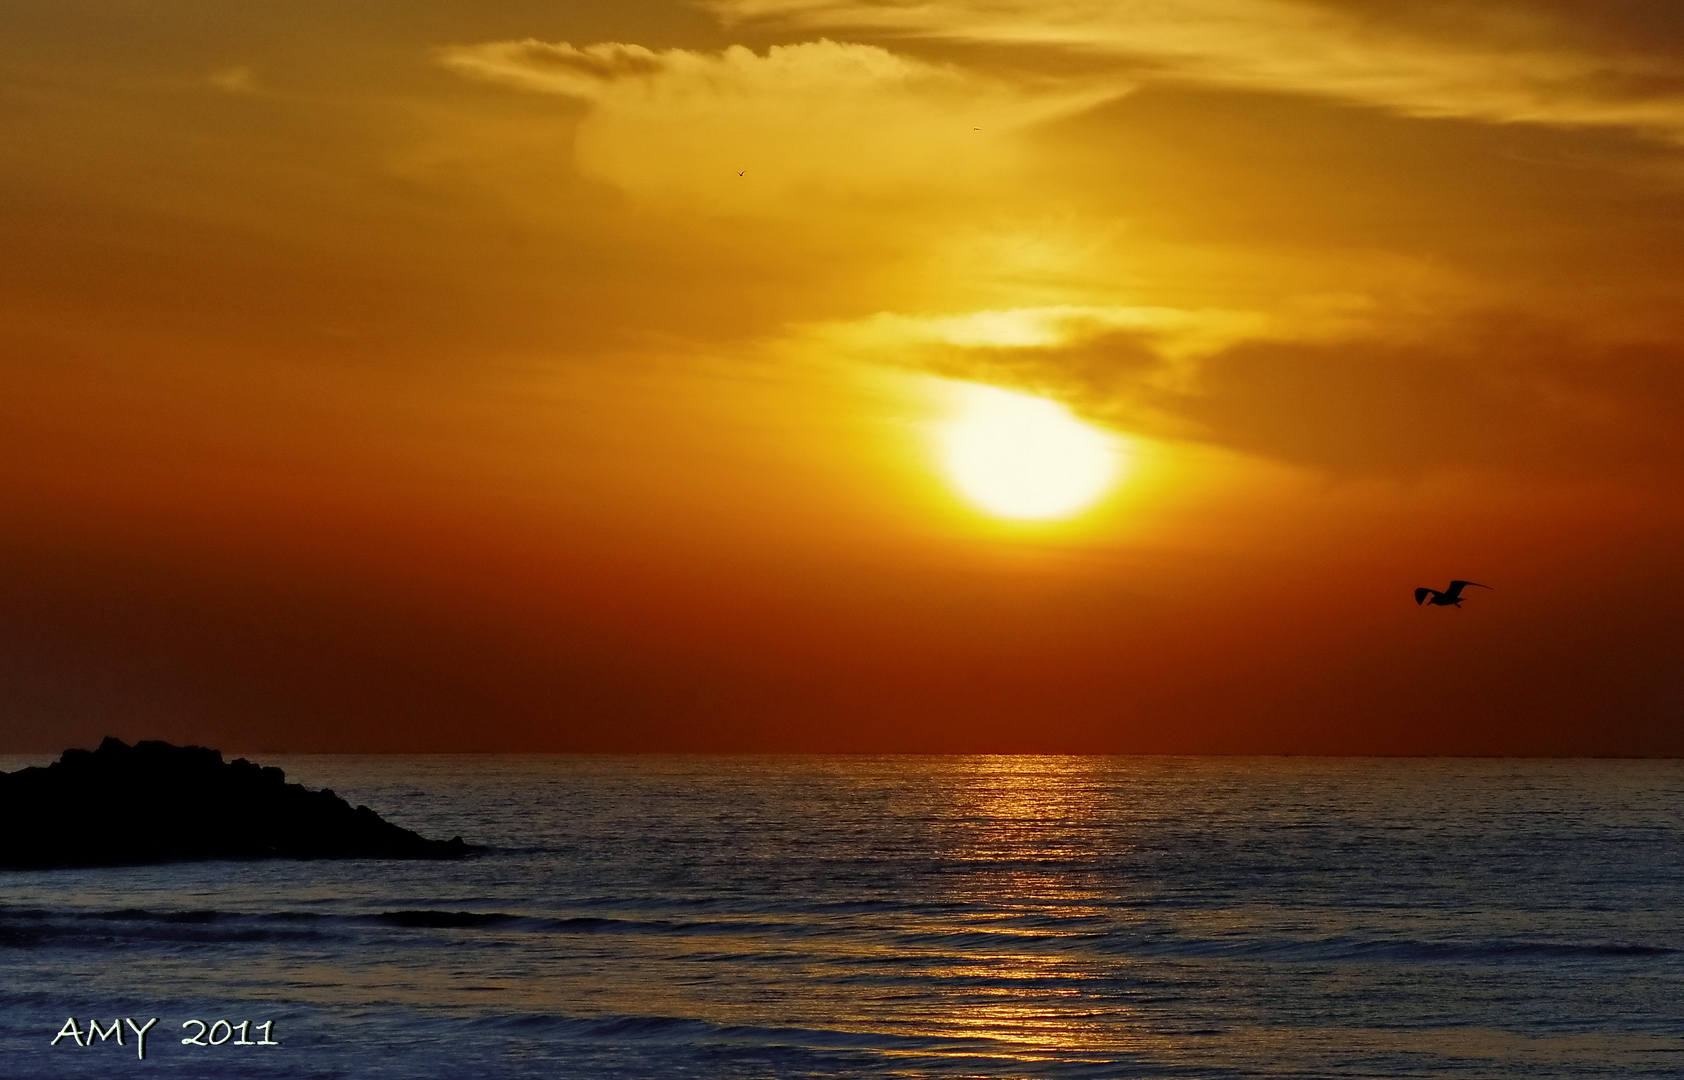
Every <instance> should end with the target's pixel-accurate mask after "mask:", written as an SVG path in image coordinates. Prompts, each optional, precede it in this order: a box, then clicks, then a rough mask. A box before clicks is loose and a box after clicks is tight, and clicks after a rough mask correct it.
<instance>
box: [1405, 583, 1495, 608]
mask: <svg viewBox="0 0 1684 1080" xmlns="http://www.w3.org/2000/svg"><path fill="white" fill-rule="evenodd" d="M1469 585H1477V586H1478V587H1479V588H1481V589H1489V588H1491V586H1489V585H1480V584H1479V582H1477V581H1452V582H1451V583H1450V587H1449V588H1448V589H1444V590H1442V591H1441V590H1439V589H1429V588H1427V587H1426V586H1425V585H1423V586H1421V587H1420V588H1419V589H1416V590H1415V602H1416V603H1417V604H1431V605H1433V606H1434V607H1461V606H1462V590H1463V589H1465V588H1467V587H1468V586H1469Z"/></svg>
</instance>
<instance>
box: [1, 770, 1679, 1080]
mask: <svg viewBox="0 0 1684 1080" xmlns="http://www.w3.org/2000/svg"><path fill="white" fill-rule="evenodd" d="M45 760H47V759H46V758H43V757H30V758H10V759H3V760H0V768H3V769H6V770H10V769H15V768H21V767H23V766H24V765H29V764H42V763H44V762H45ZM261 760H262V763H263V764H276V765H280V766H281V767H282V768H284V769H285V770H286V772H287V776H288V779H289V780H292V781H298V782H302V783H304V784H306V785H308V786H311V787H330V788H332V789H333V790H335V791H336V792H338V793H339V794H341V795H343V796H345V797H346V798H347V799H349V800H350V801H351V802H352V803H353V804H356V803H366V804H368V805H369V806H372V807H373V808H374V809H376V810H377V811H379V812H380V813H381V814H382V815H383V816H385V817H386V818H387V819H388V820H391V821H394V822H396V823H397V824H400V825H403V826H405V827H407V828H411V829H414V830H416V831H419V832H421V833H423V834H424V835H427V836H431V837H439V838H448V837H451V836H454V835H457V834H461V835H462V836H463V837H464V838H465V839H467V840H468V841H470V842H472V843H478V844H483V845H486V846H487V847H488V848H489V850H488V851H487V852H486V853H485V854H483V855H480V856H477V857H474V858H470V859H467V860H463V861H460V862H402V861H398V862H390V861H374V860H350V861H265V862H207V863H190V864H179V865H170V866H155V867H131V868H119V869H100V870H53V871H5V872H0V965H3V966H0V1077H4V1078H6V1080H26V1078H36V1077H40V1078H47V1077H51V1078H54V1080H61V1078H71V1077H126V1076H143V1075H147V1074H152V1075H157V1076H168V1077H172V1078H173V1077H207V1078H208V1077H216V1078H225V1077H308V1078H324V1080H325V1078H335V1077H347V1078H364V1077H369V1078H375V1077H390V1078H404V1080H408V1078H431V1077H439V1078H462V1077H475V1078H477V1077H498V1078H503V1077H543V1078H580V1080H586V1078H588V1080H622V1078H638V1080H666V1078H678V1077H701V1078H729V1080H750V1078H768V1080H770V1078H783V1077H814V1078H820V1077H823V1078H829V1077H839V1078H841V1077H845V1078H874V1077H943V1078H956V1077H981V1078H989V1080H998V1078H1008V1077H1049V1078H1053V1077H1056V1078H1066V1077H1067V1078H1099V1077H1221V1078H1229V1077H1304V1078H1312V1077H1313V1078H1321V1077H1327V1078H1334V1077H1338V1078H1353V1077H1387V1078H1391V1077H1435V1078H1436V1077H1445V1078H1452V1077H1455V1078H1470V1080H1472V1078H1477V1080H1500V1078H1509V1077H1513V1078H1517V1080H1518V1078H1521V1077H1525V1078H1527V1080H1549V1078H1560V1080H1584V1078H1589V1077H1618V1078H1621V1080H1630V1078H1636V1077H1681V1076H1684V762H1679V761H1558V760H1484V759H1478V760H1475V759H1449V760H1445V759H1339V758H1127V757H1110V758H1107V757H1026V756H1000V757H987V756H985V757H921V756H920V757H828V756H826V757H800V756H743V757H724V756H691V755H685V756H495V755H493V756H487V755H469V756H390V757H343V756H291V757H280V758H262V759H261ZM39 827H46V828H50V827H51V823H50V822H45V823H39ZM110 827H111V828H112V829H113V830H121V829H122V828H123V827H124V823H123V822H121V821H113V822H111V824H110ZM76 841H77V838H76V837H74V836H67V837H65V843H67V844H74V843H75V842H76ZM122 1018H128V1019H130V1020H132V1021H133V1022H134V1023H133V1024H132V1025H129V1026H122V1025H119V1030H120V1031H121V1032H122V1034H123V1036H124V1041H123V1043H122V1045H119V1044H118V1043H117V1041H116V1039H115V1038H114V1037H112V1034H111V1031H110V1025H111V1023H112V1022H113V1021H116V1020H119V1019H122ZM153 1018H156V1023H154V1024H152V1025H151V1026H150V1027H149V1028H146V1041H145V1044H144V1049H145V1058H144V1060H142V1059H141V1058H140V1056H139V1051H140V1046H139V1045H138V1041H139V1040H138V1037H137V1035H136V1034H135V1031H134V1030H133V1029H135V1028H141V1027H145V1026H146V1024H147V1022H148V1021H149V1020H151V1019H153ZM90 1021H93V1022H95V1025H96V1026H97V1028H98V1029H99V1030H98V1032H97V1033H90V1032H89V1030H88V1025H89V1022H90ZM195 1024H196V1025H197V1026H195ZM241 1025H244V1026H243V1027H242V1026H241ZM264 1025H267V1026H264ZM67 1029H73V1030H74V1031H75V1032H77V1034H76V1035H75V1036H72V1035H71V1034H70V1033H69V1030H67ZM55 1039H56V1040H57V1041H56V1044H55V1042H54V1040H55ZM184 1040H186V1041H184Z"/></svg>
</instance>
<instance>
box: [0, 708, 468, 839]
mask: <svg viewBox="0 0 1684 1080" xmlns="http://www.w3.org/2000/svg"><path fill="white" fill-rule="evenodd" d="M475 850H477V849H475V848H473V847H472V846H471V845H468V844H465V843H463V842H462V838H461V837H460V836H458V837H455V838H454V839H451V840H428V839H426V838H425V837H422V836H419V835H417V834H415V833H412V832H410V831H409V830H408V829H402V828H399V827H398V826H396V825H393V824H392V823H391V822H389V821H386V820H384V819H383V818H381V817H380V815H379V814H376V813H375V812H374V811H373V810H370V809H369V808H368V807H366V806H358V807H356V808H355V809H353V808H352V807H351V805H350V804H349V803H347V802H346V801H345V800H344V799H341V798H340V797H339V796H337V795H335V794H334V793H333V792H332V791H327V790H323V791H311V790H309V789H308V788H306V787H304V786H303V785H302V784H289V783H287V782H286V775H285V774H284V773H282V772H281V770H280V769H276V768H266V767H264V766H261V765H254V764H253V763H251V762H249V761H247V760H246V759H244V758H236V759H235V760H233V761H227V762H225V761H223V760H222V754H221V753H220V752H218V751H216V750H209V749H206V748H205V747H202V746H172V745H171V744H169V743H166V742H140V743H136V744H135V745H134V746H129V745H128V744H127V743H124V742H122V741H121V740H119V739H112V738H107V739H106V740H105V741H104V742H102V743H100V745H99V749H97V750H91V751H90V750H66V751H65V752H64V754H63V756H61V757H60V758H59V760H58V761H56V762H54V763H53V764H51V765H48V766H46V767H45V768H31V769H20V770H18V771H17V772H13V773H0V867H6V868H13V869H17V868H24V867H49V866H123V865H137V864H145V863H160V862H175V861H179V860H188V859H264V858H291V859H369V858H373V859H455V858H460V857H462V856H464V855H467V854H470V853H471V852H473V851H475Z"/></svg>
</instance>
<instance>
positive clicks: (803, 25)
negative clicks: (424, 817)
mask: <svg viewBox="0 0 1684 1080" xmlns="http://www.w3.org/2000/svg"><path fill="white" fill-rule="evenodd" d="M0 12H3V16H0V17H3V25H4V26H5V27H6V29H5V30H4V31H3V32H0V95H3V97H0V140H3V142H4V145H5V146H6V147H7V148H8V149H7V152H6V154H5V155H4V156H3V157H0V244H3V245H4V249H5V251H6V253H7V256H6V258H5V259H4V260H0V461H3V463H4V467H3V468H0V702H3V709H4V712H3V713H0V715H3V717H4V723H3V724H0V751H4V752H38V751H56V750H58V749H62V748H63V747H65V746H71V745H92V744H93V743H95V742H97V741H98V739H99V738H100V737H101V736H103V735H107V734H111V735H117V736H120V737H123V738H126V739H130V740H133V739H136V738H163V739H169V740H171V741H174V742H199V743H205V744H208V745H212V746H217V747H221V748H223V749H226V750H229V751H231V752H243V753H259V754H260V753H282V752H287V753H310V752H321V751H364V752H384V751H404V752H434V751H529V750H530V751H552V752H553V751H597V750H614V751H626V750H631V751H644V750H661V751H732V752H737V751H813V752H856V751H861V752H900V751H913V752H951V753H973V752H991V753H992V752H1017V751H1026V752H1044V753H1089V752H1097V753H1120V754H1130V753H1195V754H1205V753H1241V754H1275V753H1293V754H1306V753H1308V754H1480V755H1491V754H1496V755H1531V754H1543V755H1627V756H1643V755H1680V754H1684V723H1681V721H1684V665H1681V663H1680V659H1679V658H1680V656H1681V655H1684V652H1681V650H1684V619H1681V617H1680V608H1681V605H1684V560H1681V559H1680V552H1681V550H1684V424H1680V422H1679V421H1680V417H1684V302H1681V299H1684V298H1681V297H1680V293H1681V292H1684V273H1681V270H1684V75H1681V74H1680V70H1681V69H1680V67H1679V64H1678V56H1679V53H1680V50H1681V48H1684V9H1680V8H1678V7H1677V6H1675V5H1673V4H1669V3H1664V2H1659V0H1651V2H1645V0H1598V2H1594V3H1593V2H1590V0H1514V2H1504V0H1496V2H1491V3H1482V4H1478V5H1468V4H1447V3H1440V2H1428V0H1420V2H1413V0H1394V2H1388V3H1383V4H1373V3H1356V2H1354V0H1187V2H1184V3H1177V4H1169V5H1165V4H1157V3H1146V2H1129V0H1107V2H1100V0H929V2H920V3H898V2H871V0H714V2H708V3H692V4H679V3H665V2H662V3H657V2H646V0H615V2H613V3H608V2H600V3H598V2H581V3H537V2H521V0H514V2H508V3H500V4H496V5H489V6H488V5H485V4H478V3H469V2H467V0H432V2H420V3H415V2H406V3H397V2H393V0H376V2H370V3H359V4H354V5H347V4H341V3H322V2H317V0H291V2H288V3H285V4H281V3H275V2H273V0H250V2H247V3H242V4H237V5H227V4H209V3H201V2H188V0H157V2H153V3H147V4H134V3H126V2H116V0H100V2H80V0H61V2H56V3H52V4H45V3H39V2H0ZM1037 440H1039V441H1037ZM1045 447H1052V448H1053V450H1048V451H1047V452H1048V453H1053V451H1054V450H1056V451H1057V454H1055V456H1054V457H1052V458H1048V459H1047V460H1048V462H1050V464H1046V465H1045V468H1044V469H1043V470H1042V471H1040V472H1022V470H1021V469H1020V466H1023V467H1024V468H1027V466H1025V465H1024V463H1025V461H1027V460H1030V459H1034V460H1037V461H1038V460H1040V459H1039V458H1037V457H1036V455H1037V454H1040V453H1041V451H1042V449H1043V448H1045ZM1057 455H1063V456H1057ZM1020 472H1022V474H1021V475H1020ZM1453 579H1464V580H1470V581H1473V582H1477V583H1480V584H1482V585H1486V586H1489V589H1477V590H1470V591H1469V593H1468V595H1467V596H1466V597H1465V600H1466V606H1465V607H1462V608H1457V607H1454V606H1431V605H1428V606H1418V605H1417V604H1416V603H1415V601H1414V598H1413V592H1414V590H1415V589H1416V588H1417V587H1420V586H1430V587H1432V588H1434V589H1444V588H1445V587H1446V584H1447V583H1448V582H1450V581H1451V580H1453Z"/></svg>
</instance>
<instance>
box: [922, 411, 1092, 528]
mask: <svg viewBox="0 0 1684 1080" xmlns="http://www.w3.org/2000/svg"><path fill="white" fill-rule="evenodd" d="M940 446H941V458H942V464H943V465H944V466H945V467H946V469H947V474H948V476H949V478H950V479H951V480H952V481H953V483H954V485H955V486H956V487H958V489H959V491H960V492H961V493H963V494H964V495H965V497H966V498H968V499H970V500H971V501H972V502H974V503H976V504H977V505H978V506H979V507H981V508H982V509H983V510H985V511H987V512H988V513H990V514H993V515H995V516H997V517H1003V518H1013V519H1017V520H1021V521H1053V520H1058V519H1060V518H1067V517H1070V516H1072V515H1074V514H1076V513H1079V512H1080V511H1082V510H1085V509H1087V508H1088V507H1089V506H1092V505H1093V504H1094V503H1095V502H1096V501H1098V499H1099V498H1100V496H1102V495H1104V494H1105V492H1106V490H1107V489H1109V488H1110V487H1111V485H1112V484H1113V483H1114V482H1115V480H1116V477H1117V472H1118V466H1119V464H1120V460H1119V459H1120V455H1119V452H1118V450H1119V448H1118V445H1117V440H1116V438H1115V437H1114V436H1111V435H1108V434H1106V433H1105V432H1103V431H1100V430H1099V429H1098V428H1096V427H1093V426H1092V425H1091V424H1088V423H1085V422H1084V421H1082V420H1079V419H1077V418H1076V416H1075V415H1073V414H1072V413H1071V412H1070V410H1069V409H1068V408H1066V407H1065V406H1063V405H1061V404H1059V403H1058V402H1056V401H1048V400H1047V399H1045V398H1037V397H1029V396H1027V395H1024V394H1014V393H1012V392H1010V391H1007V390H1001V389H998V388H997V387H993V386H982V385H978V384H975V383H971V384H965V385H964V386H963V388H962V396H961V399H960V404H959V407H958V409H957V410H956V412H955V414H954V416H953V417H952V418H951V419H950V420H949V421H948V422H947V423H946V425H945V426H944V427H943V428H942V431H941V434H940Z"/></svg>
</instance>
